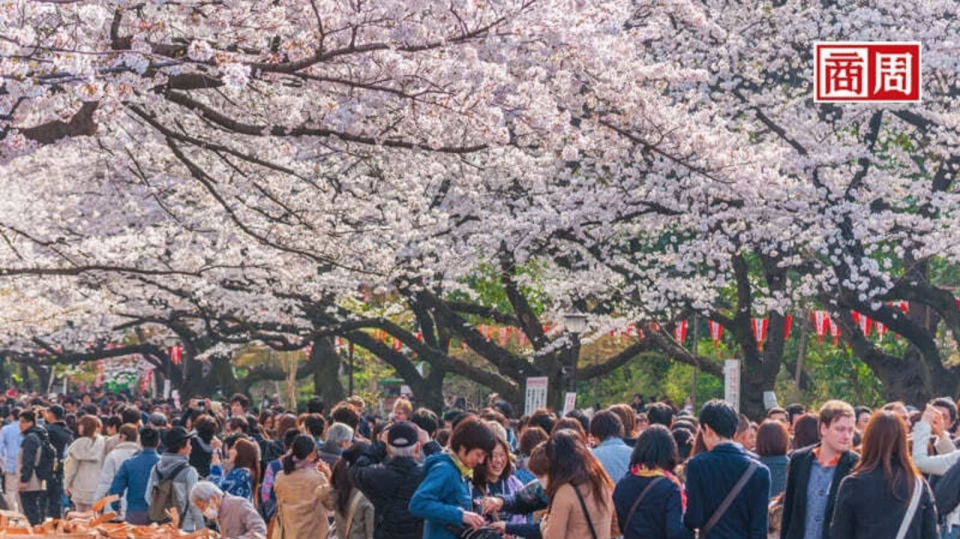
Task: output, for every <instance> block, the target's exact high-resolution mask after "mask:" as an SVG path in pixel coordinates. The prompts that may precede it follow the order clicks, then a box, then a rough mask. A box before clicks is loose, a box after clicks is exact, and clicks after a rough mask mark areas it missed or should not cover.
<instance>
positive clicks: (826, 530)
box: [780, 444, 860, 539]
mask: <svg viewBox="0 0 960 539" xmlns="http://www.w3.org/2000/svg"><path fill="white" fill-rule="evenodd" d="M816 447H819V444H818V445H814V446H810V447H805V448H803V449H798V450H797V451H795V452H794V453H793V456H791V457H790V468H789V469H788V470H787V489H786V490H785V491H784V498H783V518H782V521H781V524H780V539H803V537H804V532H805V531H806V530H805V529H804V528H805V521H806V516H807V486H808V485H809V483H810V468H811V467H812V466H813V459H815V458H816V457H815V456H814V455H813V450H814V448H816ZM859 460H860V455H858V454H857V453H855V452H853V451H847V452H846V453H844V454H843V456H842V457H840V462H839V463H837V470H836V471H835V472H834V474H833V482H832V483H830V493H829V494H828V495H827V509H826V515H824V521H823V536H822V537H823V539H829V537H830V519H831V518H833V507H834V505H835V504H836V501H837V489H838V488H839V487H840V482H841V481H843V478H844V477H846V476H847V475H849V474H850V472H851V471H852V470H853V467H854V466H856V465H857V461H859Z"/></svg>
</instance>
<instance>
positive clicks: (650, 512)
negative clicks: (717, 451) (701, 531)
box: [613, 425, 693, 539]
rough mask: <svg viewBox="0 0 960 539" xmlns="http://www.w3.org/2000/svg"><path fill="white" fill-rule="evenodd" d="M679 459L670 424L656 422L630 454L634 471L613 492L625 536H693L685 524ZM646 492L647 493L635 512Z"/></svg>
mask: <svg viewBox="0 0 960 539" xmlns="http://www.w3.org/2000/svg"><path fill="white" fill-rule="evenodd" d="M679 461H680V457H679V455H678V453H677V442H676V441H675V440H674V439H673V434H672V433H671V432H670V431H669V430H667V429H666V427H664V426H662V425H653V426H651V427H650V428H648V429H646V430H644V431H643V434H641V435H640V438H639V439H637V444H636V446H634V448H633V453H632V454H631V455H630V471H629V472H628V473H627V474H626V475H625V476H623V479H621V480H620V482H619V483H617V488H616V489H615V490H614V491H613V504H614V507H615V508H616V510H617V521H618V522H619V524H620V530H621V531H622V533H623V537H624V539H640V538H643V539H692V538H693V533H692V532H691V531H690V530H688V529H687V528H686V527H684V525H683V494H682V488H681V486H680V481H679V479H677V477H676V476H675V475H673V470H674V468H676V466H677V464H678V463H679ZM651 485H652V486H651ZM648 487H649V490H647V488H648ZM644 491H646V495H644V497H643V499H642V500H640V503H639V505H636V509H635V510H633V513H631V509H633V507H634V505H635V504H636V502H637V500H638V498H639V497H640V496H641V494H643V492H644Z"/></svg>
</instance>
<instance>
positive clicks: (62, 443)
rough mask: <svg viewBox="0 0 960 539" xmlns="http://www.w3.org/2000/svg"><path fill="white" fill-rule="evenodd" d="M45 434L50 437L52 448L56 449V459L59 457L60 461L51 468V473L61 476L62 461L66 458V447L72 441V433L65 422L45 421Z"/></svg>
mask: <svg viewBox="0 0 960 539" xmlns="http://www.w3.org/2000/svg"><path fill="white" fill-rule="evenodd" d="M47 435H48V436H49V437H50V443H51V444H53V448H54V449H56V450H57V459H59V462H60V465H59V466H57V467H55V468H54V469H53V473H54V475H56V476H62V475H63V462H64V461H65V460H66V458H67V449H68V448H69V447H70V444H72V443H73V433H72V432H70V429H68V428H67V424H66V423H64V422H63V421H58V422H56V423H47Z"/></svg>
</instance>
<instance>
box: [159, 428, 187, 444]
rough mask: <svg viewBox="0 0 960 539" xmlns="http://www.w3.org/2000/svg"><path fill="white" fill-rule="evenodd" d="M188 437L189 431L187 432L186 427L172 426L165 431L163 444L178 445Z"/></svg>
mask: <svg viewBox="0 0 960 539" xmlns="http://www.w3.org/2000/svg"><path fill="white" fill-rule="evenodd" d="M188 438H190V433H189V432H187V429H185V428H183V427H173V428H172V429H170V430H168V431H167V434H166V436H164V438H163V445H165V446H167V447H174V446H176V445H180V444H181V443H183V441H184V440H187V439H188Z"/></svg>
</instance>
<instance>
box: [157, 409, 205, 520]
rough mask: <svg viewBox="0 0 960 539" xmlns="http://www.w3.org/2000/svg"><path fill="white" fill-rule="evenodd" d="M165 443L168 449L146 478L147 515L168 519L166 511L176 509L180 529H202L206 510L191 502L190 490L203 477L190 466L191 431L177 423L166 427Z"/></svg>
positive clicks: (158, 518)
mask: <svg viewBox="0 0 960 539" xmlns="http://www.w3.org/2000/svg"><path fill="white" fill-rule="evenodd" d="M164 445H165V446H166V450H165V452H164V453H163V455H162V456H161V457H160V462H158V463H157V465H156V466H155V467H154V468H153V470H152V471H151V472H150V479H149V480H148V481H147V488H146V496H147V503H148V505H149V509H148V517H149V519H150V521H151V522H167V521H169V520H170V519H169V516H168V513H167V512H168V511H169V510H170V509H176V510H177V512H178V514H179V515H180V529H181V530H183V531H186V532H193V531H197V530H200V529H202V528H203V527H204V521H203V514H201V513H200V510H199V509H197V507H196V506H194V505H193V504H191V503H189V501H190V490H191V489H192V488H193V486H194V485H196V484H197V482H198V481H199V480H200V476H199V474H197V470H195V469H194V468H193V467H192V466H190V461H189V458H190V450H191V449H192V446H191V442H190V433H188V432H187V429H185V428H183V427H174V428H172V429H170V430H168V431H167V433H166V436H165V438H164Z"/></svg>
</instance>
